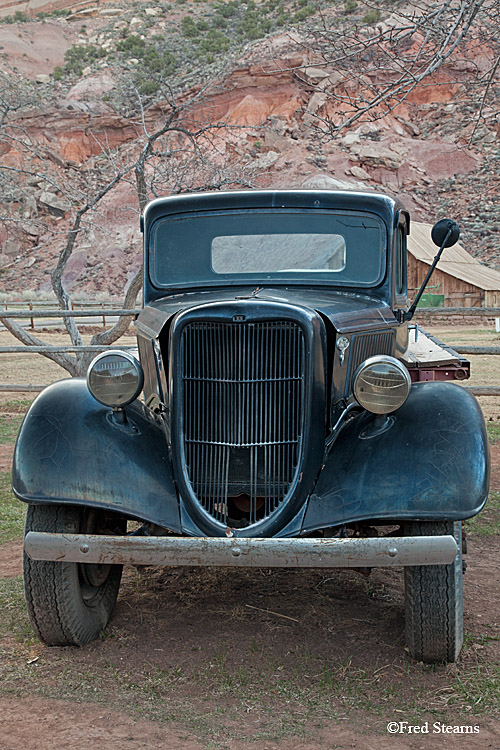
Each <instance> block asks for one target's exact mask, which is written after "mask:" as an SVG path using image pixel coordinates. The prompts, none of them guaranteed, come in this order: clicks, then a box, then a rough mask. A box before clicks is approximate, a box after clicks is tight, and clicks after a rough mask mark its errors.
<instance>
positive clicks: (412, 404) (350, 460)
mask: <svg viewBox="0 0 500 750" xmlns="http://www.w3.org/2000/svg"><path fill="white" fill-rule="evenodd" d="M383 423H384V418H382V419H380V418H379V420H378V422H377V420H376V419H375V417H374V415H370V414H368V413H365V414H363V415H362V416H361V417H360V418H359V419H355V420H353V422H352V423H351V424H349V425H348V426H347V427H346V428H345V430H344V431H343V432H341V433H340V435H339V437H338V439H337V442H336V443H335V444H334V446H333V448H332V450H331V452H330V454H329V456H328V459H327V461H326V463H325V466H324V468H323V470H322V472H321V474H320V477H319V479H318V482H317V484H316V487H315V490H314V493H313V494H312V495H311V497H310V499H309V502H308V507H307V510H306V514H305V516H304V522H303V528H302V531H303V532H305V531H311V530H313V529H317V528H321V527H325V526H334V525H338V524H343V523H348V522H352V521H358V520H362V519H386V520H399V519H435V520H444V519H446V520H453V521H458V520H462V519H464V518H470V517H471V516H474V515H475V514H476V513H479V511H480V510H481V508H482V507H483V505H484V503H485V501H486V498H487V496H488V490H489V444H488V436H487V433H486V426H485V423H484V418H483V414H482V412H481V409H480V406H479V404H478V402H477V401H476V399H475V398H474V396H472V395H471V394H470V393H468V392H467V391H466V390H464V389H463V388H461V387H460V386H458V385H454V384H452V383H433V382H429V383H418V384H415V385H413V386H412V389H411V392H410V395H409V397H408V399H407V401H406V402H405V404H404V405H403V406H402V407H401V408H400V409H398V410H397V411H396V412H394V414H392V415H390V416H389V417H388V421H387V422H386V423H385V427H386V429H385V430H383V429H382V430H380V429H379V430H377V426H378V427H380V425H383ZM377 433H378V434H377Z"/></svg>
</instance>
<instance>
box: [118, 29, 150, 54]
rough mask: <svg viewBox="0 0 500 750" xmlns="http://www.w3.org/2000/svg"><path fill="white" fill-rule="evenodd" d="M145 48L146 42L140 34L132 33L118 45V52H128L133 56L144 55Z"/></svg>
mask: <svg viewBox="0 0 500 750" xmlns="http://www.w3.org/2000/svg"><path fill="white" fill-rule="evenodd" d="M145 48H146V42H145V41H144V39H141V37H140V36H137V34H130V35H129V36H127V37H126V38H125V39H123V41H121V42H118V43H117V45H116V49H117V51H118V52H126V53H127V54H128V55H131V56H132V57H142V55H143V54H144V50H145Z"/></svg>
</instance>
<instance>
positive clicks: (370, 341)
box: [344, 331, 394, 395]
mask: <svg viewBox="0 0 500 750" xmlns="http://www.w3.org/2000/svg"><path fill="white" fill-rule="evenodd" d="M393 346H394V332H393V331H376V332H374V333H368V334H358V335H354V336H353V337H352V339H351V345H350V347H349V349H348V352H349V366H348V371H347V377H346V383H345V392H344V393H345V395H348V394H349V393H350V392H351V390H352V378H353V375H354V373H355V372H356V368H357V367H358V365H360V364H361V362H364V360H365V359H368V357H373V356H374V355H375V354H389V355H391V354H392V353H393Z"/></svg>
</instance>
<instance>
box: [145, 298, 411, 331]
mask: <svg viewBox="0 0 500 750" xmlns="http://www.w3.org/2000/svg"><path fill="white" fill-rule="evenodd" d="M232 300H237V301H241V302H244V301H245V300H268V301H272V302H283V303H287V304H291V305H298V306H300V307H302V308H307V309H310V310H315V311H316V312H318V313H319V314H321V315H322V316H324V317H325V318H328V319H329V320H330V322H331V323H332V324H333V326H334V327H335V329H336V330H337V331H338V333H349V332H350V331H364V330H371V329H373V328H377V329H379V330H380V329H381V328H393V327H394V326H396V325H397V321H396V318H395V316H394V313H393V312H392V310H391V309H390V307H389V306H388V305H387V304H386V303H385V302H383V301H382V300H380V299H377V298H375V297H371V296H369V295H365V294H354V293H351V292H339V291H324V290H322V289H297V288H296V287H294V288H289V287H278V288H273V287H257V288H255V287H239V288H234V287H232V288H231V289H221V290H213V289H211V290H210V291H206V292H199V291H197V292H187V293H184V294H175V295H172V296H169V297H164V298H162V299H161V300H155V301H154V302H152V303H151V304H149V305H147V306H146V307H145V308H144V309H143V310H142V312H141V313H140V315H139V318H138V320H137V326H138V328H139V329H140V330H141V332H142V333H143V334H145V335H147V336H149V337H152V338H155V337H156V336H158V334H159V333H160V331H161V330H162V328H163V326H164V325H165V323H166V322H167V320H169V319H170V318H171V317H172V315H175V314H176V313H178V312H182V311H184V310H188V309H189V308H192V307H198V306H199V305H207V304H211V303H214V302H228V301H232Z"/></svg>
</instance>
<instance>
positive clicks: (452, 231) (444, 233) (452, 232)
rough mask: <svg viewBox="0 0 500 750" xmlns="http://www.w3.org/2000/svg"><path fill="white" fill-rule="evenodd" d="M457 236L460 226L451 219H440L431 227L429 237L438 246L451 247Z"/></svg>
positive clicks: (458, 235)
mask: <svg viewBox="0 0 500 750" xmlns="http://www.w3.org/2000/svg"><path fill="white" fill-rule="evenodd" d="M448 233H449V234H448ZM459 237H460V227H459V226H458V224H457V222H456V221H453V219H441V220H440V221H438V222H436V224H434V226H433V227H432V231H431V239H432V241H433V243H434V244H435V245H437V246H438V247H441V246H443V247H451V246H452V245H454V244H455V243H456V242H458V238H459ZM443 243H444V244H443Z"/></svg>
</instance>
